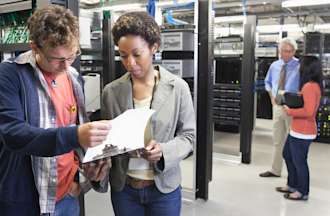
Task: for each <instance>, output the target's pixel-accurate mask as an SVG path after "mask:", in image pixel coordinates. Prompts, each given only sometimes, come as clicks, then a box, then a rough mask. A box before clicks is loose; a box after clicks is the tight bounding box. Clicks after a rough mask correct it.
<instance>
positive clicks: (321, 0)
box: [282, 0, 330, 8]
mask: <svg viewBox="0 0 330 216" xmlns="http://www.w3.org/2000/svg"><path fill="white" fill-rule="evenodd" d="M325 4H330V0H287V1H283V2H282V7H287V8H289V7H302V6H314V5H325Z"/></svg>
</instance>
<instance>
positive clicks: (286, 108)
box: [283, 105, 290, 113]
mask: <svg viewBox="0 0 330 216" xmlns="http://www.w3.org/2000/svg"><path fill="white" fill-rule="evenodd" d="M288 109H290V108H289V107H288V106H287V105H283V110H284V111H285V112H286V113H287V112H288Z"/></svg>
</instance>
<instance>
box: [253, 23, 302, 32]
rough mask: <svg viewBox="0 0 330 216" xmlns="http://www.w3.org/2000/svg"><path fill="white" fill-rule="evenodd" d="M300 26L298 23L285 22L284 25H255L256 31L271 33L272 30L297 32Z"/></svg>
mask: <svg viewBox="0 0 330 216" xmlns="http://www.w3.org/2000/svg"><path fill="white" fill-rule="evenodd" d="M301 30H302V29H301V27H299V25H298V24H286V25H261V26H257V31H258V32H264V33H272V32H280V31H286V32H298V31H301Z"/></svg>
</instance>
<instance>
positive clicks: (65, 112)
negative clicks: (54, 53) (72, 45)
mask: <svg viewBox="0 0 330 216" xmlns="http://www.w3.org/2000/svg"><path fill="white" fill-rule="evenodd" d="M43 75H44V77H45V79H46V81H47V84H48V88H49V92H50V96H51V100H52V102H53V104H54V107H55V112H56V124H57V126H58V127H65V126H69V125H72V124H76V120H77V104H76V99H75V97H74V94H73V89H72V83H71V80H70V79H69V77H68V75H67V74H66V73H61V74H52V73H49V72H45V71H43ZM77 170H78V161H77V160H75V157H74V151H70V152H69V153H66V154H63V155H59V156H57V190H56V200H57V201H58V200H60V199H62V198H63V197H64V196H65V195H66V194H67V193H68V192H69V190H70V187H71V184H72V182H73V179H74V176H75V174H76V172H77Z"/></svg>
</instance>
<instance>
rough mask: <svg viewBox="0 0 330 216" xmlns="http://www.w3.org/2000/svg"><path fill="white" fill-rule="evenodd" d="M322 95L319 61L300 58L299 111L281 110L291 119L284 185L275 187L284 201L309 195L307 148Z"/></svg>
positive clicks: (306, 57)
mask: <svg viewBox="0 0 330 216" xmlns="http://www.w3.org/2000/svg"><path fill="white" fill-rule="evenodd" d="M321 92H322V70H321V63H320V61H319V59H318V58H317V57H315V56H304V57H302V60H301V63H300V93H301V94H302V96H303V99H304V106H303V107H302V108H297V109H290V108H289V107H287V106H284V110H285V111H286V113H287V114H288V115H289V116H292V122H291V128H290V133H289V135H288V137H287V140H286V143H285V145H284V148H283V158H284V160H285V163H286V166H287V169H288V178H287V185H286V186H284V187H277V188H276V190H277V191H279V192H284V193H285V194H284V198H286V199H290V200H307V199H308V194H309V168H308V163H307V155H308V150H309V146H310V144H311V143H312V141H313V140H314V139H315V138H316V135H317V127H316V121H315V117H316V113H317V110H318V107H319V104H320V98H321Z"/></svg>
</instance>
